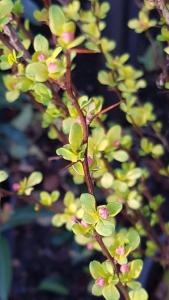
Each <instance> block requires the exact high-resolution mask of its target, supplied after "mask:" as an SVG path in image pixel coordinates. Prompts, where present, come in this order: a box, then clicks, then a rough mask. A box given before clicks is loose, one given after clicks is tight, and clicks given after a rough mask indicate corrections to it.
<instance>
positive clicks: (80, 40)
mask: <svg viewBox="0 0 169 300" xmlns="http://www.w3.org/2000/svg"><path fill="white" fill-rule="evenodd" d="M84 40H85V37H84V36H79V37H78V38H76V39H74V40H73V41H72V42H71V43H69V45H68V47H67V48H68V49H70V48H75V47H77V46H79V45H80V44H82V43H83V42H84Z"/></svg>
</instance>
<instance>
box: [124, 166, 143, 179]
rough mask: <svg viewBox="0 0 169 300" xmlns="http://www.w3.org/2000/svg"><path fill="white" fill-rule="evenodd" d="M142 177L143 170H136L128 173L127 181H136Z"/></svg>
mask: <svg viewBox="0 0 169 300" xmlns="http://www.w3.org/2000/svg"><path fill="white" fill-rule="evenodd" d="M141 176H142V170H141V169H139V168H135V169H133V170H130V171H129V172H128V173H127V179H128V180H136V179H138V178H140V177H141Z"/></svg>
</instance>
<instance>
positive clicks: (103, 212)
mask: <svg viewBox="0 0 169 300" xmlns="http://www.w3.org/2000/svg"><path fill="white" fill-rule="evenodd" d="M99 215H100V217H101V218H102V219H104V220H106V219H107V218H108V216H109V211H108V209H107V208H106V207H100V208H99Z"/></svg>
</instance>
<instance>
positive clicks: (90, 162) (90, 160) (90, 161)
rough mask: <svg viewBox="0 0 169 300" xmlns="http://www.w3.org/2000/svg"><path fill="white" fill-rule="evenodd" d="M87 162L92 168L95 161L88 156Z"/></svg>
mask: <svg viewBox="0 0 169 300" xmlns="http://www.w3.org/2000/svg"><path fill="white" fill-rule="evenodd" d="M87 161H88V165H89V166H91V164H92V162H93V159H92V158H91V157H90V156H88V158H87Z"/></svg>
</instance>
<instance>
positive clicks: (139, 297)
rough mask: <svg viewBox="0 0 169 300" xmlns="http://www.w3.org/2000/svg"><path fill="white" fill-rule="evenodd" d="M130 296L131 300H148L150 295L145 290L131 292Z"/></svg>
mask: <svg viewBox="0 0 169 300" xmlns="http://www.w3.org/2000/svg"><path fill="white" fill-rule="evenodd" d="M129 296H130V299H131V300H148V294H147V292H146V291H145V290H144V289H142V288H141V289H139V290H135V291H130V292H129Z"/></svg>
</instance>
